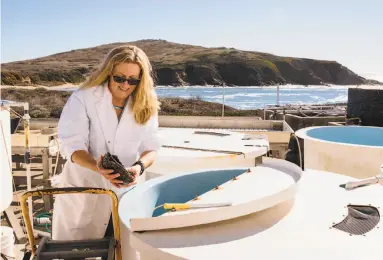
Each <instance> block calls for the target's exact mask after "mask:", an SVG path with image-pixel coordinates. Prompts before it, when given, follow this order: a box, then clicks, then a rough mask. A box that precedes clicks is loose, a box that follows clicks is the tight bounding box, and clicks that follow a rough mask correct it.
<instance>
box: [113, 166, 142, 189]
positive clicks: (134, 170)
mask: <svg viewBox="0 0 383 260" xmlns="http://www.w3.org/2000/svg"><path fill="white" fill-rule="evenodd" d="M126 170H127V171H128V172H131V173H132V174H133V175H134V181H133V182H131V183H129V184H117V185H118V186H119V187H120V188H127V187H130V186H132V185H136V184H137V179H138V176H140V171H141V167H140V166H139V165H135V166H132V167H129V168H126Z"/></svg>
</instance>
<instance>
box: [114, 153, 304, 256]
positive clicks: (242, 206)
mask: <svg viewBox="0 0 383 260" xmlns="http://www.w3.org/2000/svg"><path fill="white" fill-rule="evenodd" d="M301 177H302V170H301V168H299V167H298V166H296V165H295V164H292V163H290V162H287V161H285V160H280V159H271V158H267V157H265V158H263V159H262V163H260V164H259V165H258V166H255V167H249V168H242V167H238V168H237V167H235V168H233V167H230V168H225V169H209V170H201V171H193V172H188V173H185V174H183V175H168V176H161V177H158V178H155V179H151V180H149V181H147V182H145V183H143V184H141V185H137V187H136V188H134V189H132V190H130V191H128V192H127V193H125V194H124V195H123V197H122V198H121V200H120V203H119V217H120V221H121V222H120V224H121V246H122V250H123V252H122V253H123V259H131V260H133V259H136V258H135V253H136V251H138V252H139V253H141V254H143V255H145V254H146V252H145V251H146V250H142V248H131V245H133V247H135V246H134V240H130V238H132V235H133V238H134V236H135V235H134V234H137V233H142V232H143V231H144V233H146V232H148V233H156V232H160V231H166V230H175V229H176V230H188V229H190V228H193V227H195V226H199V227H202V228H201V229H202V230H203V226H205V225H207V224H210V223H217V222H219V223H222V221H226V220H233V219H238V220H240V221H239V222H241V217H244V216H246V215H249V214H253V213H255V212H260V211H262V210H265V209H268V208H271V207H274V206H276V205H278V204H280V203H283V202H285V201H287V200H290V199H293V198H294V197H295V196H296V193H297V190H298V185H299V183H300V181H301ZM166 203H176V204H177V203H181V204H182V203H187V204H188V205H190V206H191V208H189V209H185V208H183V209H182V208H181V209H178V210H176V211H172V210H171V209H172V207H173V206H170V207H164V206H165V205H166ZM217 203H224V205H222V204H221V206H217V205H216V204H217ZM173 205H174V204H173ZM206 205H208V206H209V207H204V206H206ZM198 206H200V207H198ZM201 206H202V207H201ZM271 218H273V217H271ZM237 223H238V222H237ZM220 225H221V224H215V226H220ZM234 226H235V225H234ZM169 239H170V237H169ZM164 241H165V243H166V241H167V239H164ZM136 242H137V241H136ZM158 242H160V241H158ZM149 244H150V243H149ZM155 255H156V254H154V255H151V257H149V258H141V259H157V257H155ZM201 256H202V255H200V256H199V257H192V258H191V259H206V258H204V257H201ZM138 259H139V258H138ZM165 259H166V258H165ZM169 259H173V258H169ZM188 259H190V258H188ZM208 259H211V258H208Z"/></svg>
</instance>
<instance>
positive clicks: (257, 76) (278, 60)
mask: <svg viewBox="0 0 383 260" xmlns="http://www.w3.org/2000/svg"><path fill="white" fill-rule="evenodd" d="M121 44H133V45H137V46H138V47H140V48H142V49H143V50H144V51H145V52H146V53H147V54H148V56H149V58H150V60H151V62H152V64H153V67H154V70H155V75H156V83H157V85H172V86H182V85H222V84H226V85H228V86H267V85H275V84H298V85H326V84H337V85H360V84H372V83H375V84H376V83H379V82H376V81H370V80H367V79H365V78H363V77H361V76H359V75H357V74H355V73H354V72H352V71H351V70H349V69H348V68H346V67H344V66H342V65H341V64H339V63H337V62H335V61H322V60H313V59H301V58H291V57H280V56H275V55H271V54H267V53H261V52H251V51H241V50H237V49H233V48H223V47H221V48H205V47H201V46H193V45H185V44H177V43H171V42H167V41H163V40H142V41H136V42H129V43H113V44H106V45H101V46H97V47H93V48H86V49H78V50H72V51H70V52H64V53H58V54H54V55H50V56H47V57H41V58H38V59H33V60H26V61H19V62H11V63H5V64H2V72H1V83H2V84H6V85H26V84H29V82H31V83H32V84H40V85H48V86H50V85H58V84H63V83H80V82H82V81H83V80H84V79H85V78H86V76H87V75H89V73H90V72H91V71H93V70H94V69H95V67H96V66H97V65H98V63H99V62H100V61H101V60H102V59H103V58H104V56H105V54H107V53H108V52H109V50H111V49H112V48H114V47H116V46H118V45H121Z"/></svg>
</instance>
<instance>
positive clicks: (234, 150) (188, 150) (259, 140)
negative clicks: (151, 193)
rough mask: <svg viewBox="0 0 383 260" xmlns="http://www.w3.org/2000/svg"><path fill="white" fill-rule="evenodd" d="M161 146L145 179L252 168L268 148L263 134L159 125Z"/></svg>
mask: <svg viewBox="0 0 383 260" xmlns="http://www.w3.org/2000/svg"><path fill="white" fill-rule="evenodd" d="M159 132H160V136H161V141H162V147H161V150H160V151H159V152H158V156H157V159H156V161H155V163H154V164H153V165H152V166H150V167H149V168H148V169H147V170H146V173H145V174H146V176H145V178H144V179H146V180H149V179H152V178H155V177H159V176H162V175H170V174H182V173H183V172H188V171H194V170H201V169H207V168H226V167H234V166H240V167H252V166H254V164H255V158H257V157H260V156H264V155H266V154H267V151H268V150H269V141H268V140H267V136H265V135H258V136H257V135H247V134H245V133H237V132H233V131H227V130H222V129H197V128H160V130H159Z"/></svg>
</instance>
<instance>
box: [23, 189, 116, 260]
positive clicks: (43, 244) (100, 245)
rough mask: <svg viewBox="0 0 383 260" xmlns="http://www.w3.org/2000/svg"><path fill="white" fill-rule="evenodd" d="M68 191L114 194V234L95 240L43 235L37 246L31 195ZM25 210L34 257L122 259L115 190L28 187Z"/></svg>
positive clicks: (40, 259)
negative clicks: (56, 238) (57, 237)
mask: <svg viewBox="0 0 383 260" xmlns="http://www.w3.org/2000/svg"><path fill="white" fill-rule="evenodd" d="M68 193H90V194H98V195H99V194H106V195H110V196H111V197H112V201H113V203H112V204H113V206H112V218H113V228H114V237H107V238H102V239H93V240H76V241H56V240H52V239H50V238H48V237H43V238H42V239H41V241H40V243H39V246H38V247H37V250H36V241H35V239H34V236H33V229H32V225H31V219H30V217H29V210H28V204H27V199H28V198H29V197H31V196H43V195H55V194H56V195H58V194H68ZM20 203H21V210H22V213H23V218H24V221H25V225H26V228H27V234H28V239H29V243H30V246H31V251H32V252H31V255H32V257H33V258H32V259H34V260H48V259H70V260H76V259H84V258H91V257H102V258H103V259H107V260H114V259H116V260H121V259H122V255H121V245H120V225H119V218H118V198H117V195H116V194H115V193H114V192H113V191H112V190H106V189H101V188H57V189H43V190H36V191H28V192H25V193H24V194H23V196H22V197H21V198H20Z"/></svg>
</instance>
